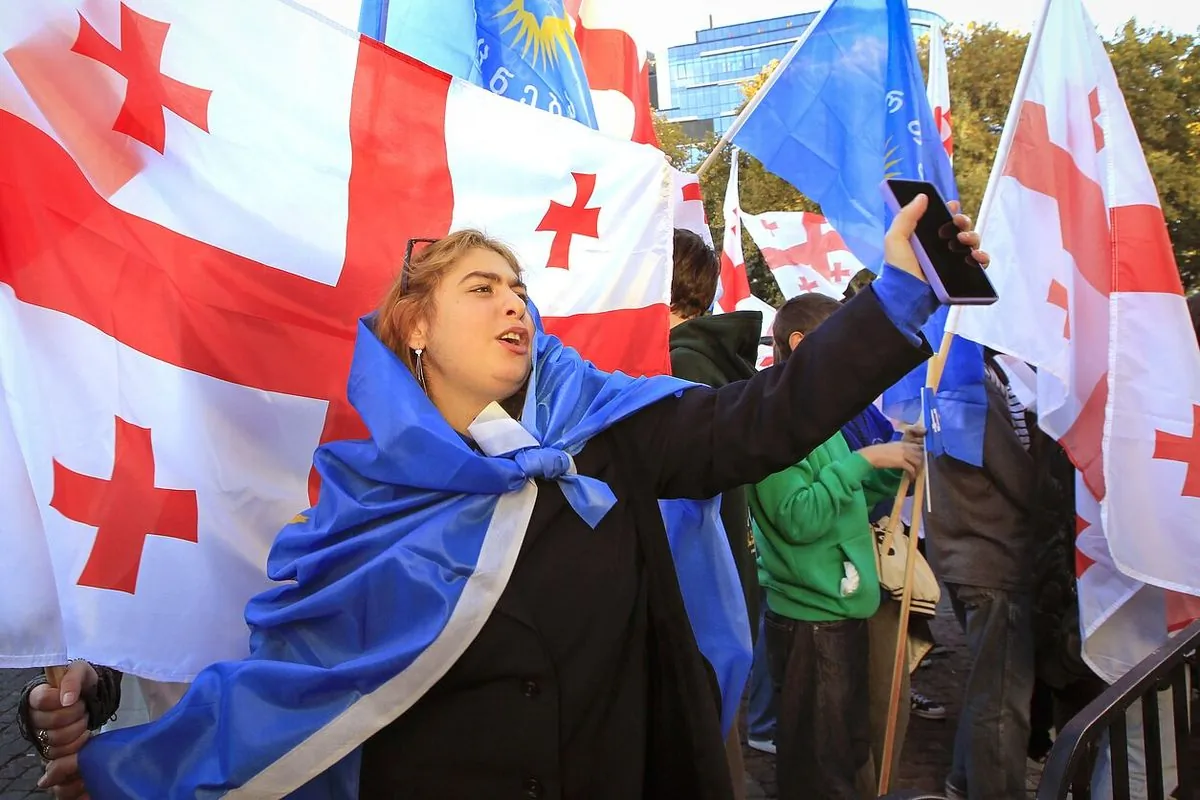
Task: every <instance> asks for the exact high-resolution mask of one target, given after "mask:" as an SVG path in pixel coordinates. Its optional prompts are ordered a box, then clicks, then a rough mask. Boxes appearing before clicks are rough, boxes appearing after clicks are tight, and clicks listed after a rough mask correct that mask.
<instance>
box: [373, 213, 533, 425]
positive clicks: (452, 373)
mask: <svg viewBox="0 0 1200 800" xmlns="http://www.w3.org/2000/svg"><path fill="white" fill-rule="evenodd" d="M526 302H527V297H526V294H525V284H524V283H523V282H522V281H521V265H520V263H519V262H518V261H517V257H516V256H515V255H514V254H513V252H512V251H511V250H509V249H508V247H506V246H505V245H504V244H502V243H501V242H499V241H497V240H495V239H492V238H490V237H488V236H486V235H484V234H483V233H480V232H479V231H476V230H462V231H458V232H456V233H452V234H450V235H449V236H445V237H443V238H442V239H439V240H437V241H436V242H433V243H431V244H429V245H427V246H426V247H424V248H422V249H420V250H417V251H416V252H415V253H413V255H412V258H411V259H409V260H408V262H407V263H406V264H405V265H404V267H403V269H402V272H401V275H400V277H399V278H397V280H396V282H395V284H393V286H392V288H391V289H390V290H389V291H388V293H387V295H386V296H385V297H384V299H383V302H382V303H381V304H380V307H379V314H378V317H377V319H376V322H375V335H376V336H377V337H378V338H379V341H381V342H382V343H383V344H384V345H386V346H387V347H388V348H390V349H391V350H392V352H394V353H395V354H396V355H397V356H398V357H399V358H400V360H401V361H402V362H404V364H405V366H407V367H408V368H409V369H410V370H411V371H412V372H413V374H414V375H415V376H416V377H417V379H418V380H419V381H420V382H421V384H422V387H423V388H424V389H425V391H426V393H427V394H428V395H429V398H430V400H432V401H433V404H434V405H435V406H437V409H438V411H440V412H442V415H443V416H444V417H445V418H446V420H447V421H448V422H449V423H450V425H451V426H452V427H454V429H455V430H458V431H459V432H464V431H466V429H467V426H469V425H470V424H471V422H472V421H473V420H474V419H475V417H476V416H478V415H479V413H480V412H481V411H483V409H484V408H486V407H487V406H488V405H489V404H490V403H493V402H499V403H504V402H505V401H507V400H511V399H513V398H518V397H519V396H520V393H521V390H522V389H523V388H524V386H525V381H526V380H527V379H528V378H529V371H530V369H531V365H532V363H533V344H534V343H533V333H534V330H533V318H532V315H530V314H529V313H527V309H526ZM509 411H510V413H512V409H509Z"/></svg>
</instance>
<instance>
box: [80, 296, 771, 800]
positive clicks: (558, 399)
mask: <svg viewBox="0 0 1200 800" xmlns="http://www.w3.org/2000/svg"><path fill="white" fill-rule="evenodd" d="M530 308H531V313H532V314H533V315H534V318H535V322H536V328H537V330H536V333H535V337H534V348H535V349H534V359H533V366H532V370H531V374H530V378H529V384H528V388H527V391H526V396H525V401H524V406H523V409H522V412H521V418H520V420H519V421H518V420H515V419H513V418H512V417H511V416H509V415H508V414H507V413H506V412H505V411H504V410H503V409H502V408H501V407H500V405H499V404H496V403H493V404H492V405H490V406H489V407H488V408H487V409H485V410H484V411H483V413H481V414H480V415H479V417H477V418H476V420H475V421H474V423H473V424H472V425H471V426H470V429H469V433H470V435H471V438H472V440H473V442H474V445H475V446H472V444H471V442H469V441H467V440H466V439H464V438H463V437H462V436H460V435H459V434H458V433H457V432H455V431H454V429H453V428H451V427H450V425H449V423H447V421H446V420H445V418H444V417H443V416H442V415H441V414H440V413H439V412H438V411H437V409H436V408H435V407H434V406H433V404H432V403H431V402H430V400H429V398H428V397H427V396H426V395H425V393H424V392H423V391H422V389H421V387H420V386H419V384H418V383H417V381H416V380H415V379H414V378H413V376H412V373H411V372H410V371H409V370H408V368H407V367H405V366H404V364H403V363H402V362H401V361H400V359H399V358H397V357H396V355H395V354H394V353H392V352H391V351H390V350H389V349H388V348H387V347H386V346H384V345H383V344H382V343H381V342H380V341H379V339H378V338H376V336H375V334H374V332H373V330H372V326H371V322H372V320H371V319H370V318H367V319H364V320H362V321H361V322H360V324H359V330H358V337H357V341H356V345H355V353H354V361H353V364H352V366H351V372H350V382H349V390H348V395H349V398H350V400H351V402H352V403H353V404H354V407H355V408H356V409H357V410H358V412H359V414H360V416H361V417H362V419H363V421H364V422H365V423H366V426H367V428H368V430H369V431H370V434H371V438H369V439H366V440H361V441H342V442H333V443H330V444H327V445H323V446H322V447H320V448H319V449H318V450H317V452H316V455H315V457H314V465H315V467H316V469H317V470H318V472H319V474H320V476H321V479H322V485H321V493H320V498H319V499H318V501H317V504H316V505H315V506H314V507H313V508H311V509H309V510H308V511H307V512H305V513H304V514H301V515H298V516H297V517H296V519H295V520H293V522H292V523H290V524H289V525H287V526H286V527H285V528H284V529H283V530H282V531H281V532H280V534H279V536H278V538H277V539H276V541H275V544H274V546H273V547H272V549H271V554H270V557H269V559H268V563H267V573H268V575H269V576H270V577H271V578H272V579H273V580H275V581H279V582H280V585H279V586H277V587H275V588H272V589H270V590H268V591H266V592H264V593H262V594H261V595H259V596H258V597H255V598H254V599H252V600H251V601H250V603H249V604H248V606H247V608H246V621H247V623H248V624H249V626H250V630H251V636H250V649H251V654H250V656H249V657H247V658H246V659H243V660H241V661H234V662H221V663H217V664H213V665H212V666H210V667H208V668H206V669H205V670H204V671H202V672H201V673H200V675H199V676H197V678H196V680H195V682H194V683H193V685H192V687H191V688H190V689H189V690H188V692H187V694H186V695H185V696H184V697H183V699H182V700H181V701H180V703H179V704H178V705H177V706H176V707H175V708H173V709H172V710H171V711H169V712H168V713H167V714H166V715H164V716H163V717H162V718H161V719H160V720H158V721H157V722H155V723H151V724H149V725H142V726H138V727H134V728H127V729H124V730H119V731H113V732H111V733H106V734H104V735H102V736H99V737H97V738H96V739H95V740H93V741H92V742H91V743H89V745H88V746H87V747H86V748H84V750H83V751H82V752H81V754H80V768H81V770H82V773H83V776H84V780H85V782H86V785H87V787H88V790H89V793H90V794H91V795H92V796H93V797H96V798H107V797H171V798H175V797H178V798H184V797H187V798H191V797H196V796H200V795H205V796H207V795H209V794H223V796H227V797H231V798H234V797H243V798H250V797H280V796H283V795H287V794H291V796H293V797H313V798H317V797H320V798H342V797H344V798H355V797H357V796H358V774H359V767H360V747H359V746H360V745H361V744H362V743H363V742H364V741H366V740H367V739H368V738H369V737H370V736H371V735H373V734H374V733H375V732H376V731H378V730H380V729H382V728H383V727H385V726H386V725H387V724H389V723H390V722H391V721H392V720H394V719H395V718H397V717H398V716H400V715H401V714H403V713H404V712H405V711H407V710H408V709H409V708H411V707H412V705H413V704H414V703H416V702H417V701H418V700H419V699H420V698H421V697H422V696H423V695H424V694H425V693H426V692H427V691H428V690H429V689H430V688H431V687H432V686H433V685H434V684H436V683H437V682H438V680H440V679H441V677H442V676H443V675H444V674H445V673H446V672H447V671H448V670H449V668H450V667H451V666H452V665H453V664H454V663H455V662H456V661H457V660H458V658H459V657H460V656H461V655H462V653H463V652H464V651H465V650H466V648H467V647H468V646H469V645H470V644H471V642H472V641H474V639H475V637H476V636H477V634H478V633H479V631H480V630H481V629H482V627H483V625H484V623H485V622H486V621H487V619H488V618H489V616H490V615H491V613H492V610H493V609H494V607H495V605H496V602H497V600H498V599H499V598H500V595H501V594H502V593H503V591H504V589H505V587H506V586H507V584H508V580H509V578H510V577H511V575H512V572H513V568H514V566H515V564H516V560H517V556H518V554H519V552H520V550H521V544H522V542H523V541H524V538H525V533H526V530H527V528H528V525H529V520H530V518H531V516H532V513H533V507H534V502H535V500H536V498H537V492H538V490H537V486H536V484H535V482H534V481H535V480H553V481H556V482H557V483H558V485H559V486H560V487H561V489H562V492H563V495H564V497H565V498H566V500H567V502H568V503H569V504H570V506H571V507H572V508H573V509H574V510H575V511H576V513H578V514H579V515H580V517H581V518H583V520H584V521H585V522H587V524H588V525H590V526H591V527H593V528H594V527H596V525H598V524H599V522H600V521H601V520H602V519H603V518H604V516H605V515H606V514H607V513H608V512H609V511H610V510H611V509H612V507H613V505H614V503H615V502H616V498H615V496H614V494H613V492H612V489H611V488H610V487H609V486H608V485H607V484H605V483H604V482H603V481H600V480H598V479H596V478H592V477H588V476H585V475H580V474H579V473H578V472H577V470H576V469H575V462H574V456H576V455H577V454H578V453H579V452H580V451H581V450H582V449H583V448H584V446H585V445H586V444H587V442H588V441H589V440H590V439H591V438H592V437H593V436H595V435H596V434H598V433H600V432H601V431H603V430H605V429H606V428H608V427H609V426H611V425H613V424H614V423H616V422H619V421H620V420H622V419H625V418H626V417H628V416H630V415H631V414H633V413H635V412H637V411H639V410H641V409H643V408H645V407H647V406H649V405H651V404H653V403H655V402H657V401H659V400H662V399H664V398H666V397H668V396H671V395H673V394H676V393H679V392H682V391H686V390H688V389H691V388H693V387H694V384H689V383H686V382H684V381H680V380H676V379H674V378H669V377H656V378H636V379H635V378H630V377H628V376H626V375H623V374H620V373H612V374H610V373H605V372H602V371H600V370H598V369H596V368H595V367H593V366H592V365H591V364H589V363H587V362H585V361H583V360H582V359H581V358H580V357H579V355H578V354H577V353H576V352H575V351H573V350H571V349H570V348H566V347H563V345H562V344H561V343H560V342H559V341H558V340H557V339H556V338H554V337H552V336H548V335H546V334H545V332H544V331H543V330H542V326H541V323H540V320H539V319H538V318H537V314H536V310H533V308H532V306H531V307H530ZM476 448H478V449H476ZM662 505H663V513H664V517H665V519H666V522H667V527H668V538H669V541H670V543H671V549H672V555H673V557H674V559H675V564H676V569H677V573H678V575H679V584H680V589H681V591H682V594H683V600H684V605H685V608H686V609H687V613H688V616H689V619H690V620H691V623H692V628H693V632H694V633H695V635H696V639H697V643H698V645H699V646H700V650H701V652H702V653H703V654H704V655H705V657H706V658H707V659H708V660H709V662H710V664H711V665H712V666H713V668H714V671H715V672H716V674H717V677H718V681H719V682H720V684H721V689H722V697H723V703H722V724H723V725H724V727H725V729H726V730H728V729H729V726H730V725H731V724H732V722H733V719H734V718H735V714H736V710H737V706H738V702H739V700H740V697H741V692H742V688H743V687H744V684H745V679H746V675H747V673H748V672H749V664H750V641H749V625H748V623H747V619H746V610H745V603H744V601H743V595H742V592H741V588H740V585H739V583H738V578H737V572H736V569H735V566H734V564H733V559H732V555H731V553H730V551H729V547H728V544H727V540H726V538H725V534H724V532H723V531H722V529H721V527H720V521H719V515H718V514H717V501H708V502H707V503H693V502H690V501H670V502H667V503H663V504H662Z"/></svg>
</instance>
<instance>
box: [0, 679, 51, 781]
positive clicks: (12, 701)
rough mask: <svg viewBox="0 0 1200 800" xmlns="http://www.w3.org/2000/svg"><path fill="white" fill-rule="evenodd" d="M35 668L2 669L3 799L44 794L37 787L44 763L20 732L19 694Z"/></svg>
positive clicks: (0, 746) (0, 763) (0, 776)
mask: <svg viewBox="0 0 1200 800" xmlns="http://www.w3.org/2000/svg"><path fill="white" fill-rule="evenodd" d="M36 674H37V671H36V670H9V669H6V670H0V800H23V798H26V797H31V796H33V797H39V796H40V797H45V795H39V794H37V793H35V791H34V785H35V784H36V783H37V779H38V776H40V775H41V773H42V767H41V763H40V762H39V761H38V757H37V755H36V754H35V753H34V752H33V749H32V748H30V747H29V746H28V745H27V744H26V742H25V740H24V739H22V738H21V737H20V736H18V735H17V723H16V719H17V697H18V696H19V695H20V692H21V689H22V687H24V686H25V682H26V681H28V680H29V678H30V677H32V676H33V675H36Z"/></svg>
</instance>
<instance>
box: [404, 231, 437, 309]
mask: <svg viewBox="0 0 1200 800" xmlns="http://www.w3.org/2000/svg"><path fill="white" fill-rule="evenodd" d="M436 241H437V239H409V240H408V244H407V245H406V246H405V248H404V264H403V265H402V266H401V267H400V294H402V295H404V294H408V276H409V274H410V273H411V272H412V257H413V250H415V249H416V246H417V245H419V244H424V245H430V244H433V243H434V242H436Z"/></svg>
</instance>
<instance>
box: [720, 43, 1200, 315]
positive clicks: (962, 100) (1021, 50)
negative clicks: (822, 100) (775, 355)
mask: <svg viewBox="0 0 1200 800" xmlns="http://www.w3.org/2000/svg"><path fill="white" fill-rule="evenodd" d="M945 39H946V55H947V64H948V68H949V73H950V98H951V100H950V106H951V113H952V117H953V121H954V172H955V176H956V178H957V181H958V190H959V195H960V197H961V198H962V203H963V208H964V210H965V211H966V212H967V213H969V214H972V215H975V214H977V213H978V210H979V206H980V203H981V202H982V200H983V193H984V190H985V189H986V187H987V182H988V179H989V177H990V175H991V170H992V164H993V162H994V161H995V158H996V151H997V149H998V147H999V144H1000V136H1001V133H1002V131H1003V129H1004V123H1005V121H1006V119H1007V116H1008V110H1009V106H1010V105H1011V103H1012V96H1013V91H1014V90H1015V88H1016V84H1017V77H1018V75H1019V74H1020V70H1021V63H1022V61H1023V60H1024V57H1025V50H1026V48H1027V46H1028V44H1029V36H1028V35H1027V34H1019V33H1014V32H1011V31H1006V30H1003V29H1001V28H998V27H996V26H994V25H990V24H988V25H975V24H971V25H967V26H966V27H963V28H958V27H955V28H951V29H950V30H948V31H947V32H946V34H945ZM1106 47H1107V49H1108V52H1109V57H1110V58H1111V59H1112V63H1113V67H1114V69H1115V70H1116V74H1117V81H1118V83H1119V84H1120V86H1121V90H1122V92H1123V93H1124V95H1125V102H1126V104H1127V105H1128V107H1129V112H1130V116H1131V117H1132V118H1133V122H1134V126H1135V127H1136V128H1137V132H1138V136H1139V138H1140V139H1141V143H1142V148H1143V151H1144V152H1145V155H1146V161H1147V164H1148V165H1149V167H1150V172H1151V175H1152V176H1153V178H1154V182H1155V185H1156V186H1157V187H1158V192H1159V197H1160V199H1161V201H1162V206H1163V212H1164V214H1165V216H1166V219H1167V227H1168V230H1169V232H1170V235H1171V241H1172V244H1173V246H1174V249H1175V258H1176V261H1177V262H1178V264H1179V268H1180V272H1181V274H1182V276H1183V279H1184V283H1185V285H1187V286H1189V287H1190V288H1192V289H1193V290H1197V289H1200V169H1197V167H1196V164H1197V163H1198V160H1200V39H1197V37H1196V36H1194V35H1190V34H1177V33H1172V32H1169V31H1162V30H1153V29H1145V28H1139V27H1137V25H1136V24H1135V22H1134V21H1132V20H1131V21H1130V22H1128V23H1127V24H1126V25H1125V26H1124V27H1123V28H1122V30H1121V31H1120V32H1119V33H1118V34H1117V35H1116V36H1115V37H1114V38H1112V39H1111V40H1110V41H1108V42H1107V43H1106ZM918 52H919V55H920V59H921V63H922V67H923V68H926V65H927V61H928V42H927V41H922V42H921V43H920V46H919V51H918ZM775 66H776V63H775V62H772V63H771V64H769V65H768V66H767V67H766V68H765V69H764V70H763V71H762V72H761V73H760V74H759V75H757V76H755V77H754V78H751V79H750V80H748V81H746V83H745V84H743V94H744V95H745V96H746V98H747V100H749V99H750V98H751V97H753V96H754V94H755V93H756V92H757V91H758V90H759V89H761V87H762V85H763V83H764V82H765V81H766V79H767V77H768V76H769V75H770V73H771V71H772V70H773V69H774V68H775ZM705 152H708V150H707V149H705ZM742 159H743V160H742V162H741V165H740V170H741V181H740V183H741V198H742V207H743V208H744V209H745V210H746V211H749V212H751V213H761V212H763V211H791V210H816V209H817V207H816V205H815V204H813V203H812V202H811V201H809V200H808V199H807V198H805V197H803V196H802V195H801V194H800V193H799V192H797V191H796V190H795V189H794V188H793V187H791V186H790V185H789V184H787V183H785V182H784V181H782V180H781V179H779V178H776V177H775V176H774V175H771V174H770V173H767V172H766V171H765V170H763V168H762V165H761V164H759V163H758V161H757V160H756V159H754V158H752V157H750V156H747V155H743V157H742ZM728 176H729V155H728V153H723V154H722V155H721V157H720V159H719V160H718V162H717V163H716V164H715V165H714V166H713V167H712V168H711V169H710V170H709V172H708V173H707V174H706V175H705V176H704V177H703V179H702V181H701V183H702V186H703V189H704V196H705V198H706V203H707V206H708V212H709V221H710V223H711V224H712V225H713V226H714V232H715V233H716V234H718V235H717V236H716V238H715V239H714V241H717V242H719V241H720V235H719V234H720V232H721V230H722V229H721V227H720V226H721V225H723V219H722V218H721V214H720V206H721V202H722V199H723V198H724V195H725V184H726V181H727V180H728ZM745 247H746V255H747V266H748V267H750V268H751V270H752V287H753V288H754V289H755V293H756V294H758V295H759V296H760V297H763V298H764V299H768V298H770V297H778V295H777V294H775V291H776V290H775V286H774V282H773V281H772V280H770V276H769V275H768V274H766V271H765V270H764V269H762V266H761V265H762V262H761V257H760V256H759V255H758V251H757V249H756V248H754V246H753V243H752V242H751V241H750V240H749V238H748V237H747V238H746V240H745ZM755 278H757V280H755ZM763 284H766V285H769V286H770V288H771V292H770V293H767V292H766V291H763V290H762V286H763Z"/></svg>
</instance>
